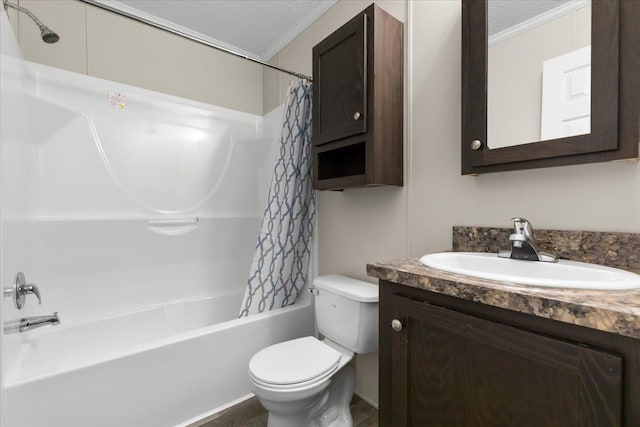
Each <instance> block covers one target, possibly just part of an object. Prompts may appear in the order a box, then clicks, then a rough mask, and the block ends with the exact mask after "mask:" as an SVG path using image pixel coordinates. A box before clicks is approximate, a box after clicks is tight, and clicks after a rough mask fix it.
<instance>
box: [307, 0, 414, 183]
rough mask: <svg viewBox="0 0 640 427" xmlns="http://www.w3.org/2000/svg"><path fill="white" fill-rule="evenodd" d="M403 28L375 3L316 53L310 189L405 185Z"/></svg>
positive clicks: (341, 28)
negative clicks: (311, 186) (311, 185)
mask: <svg viewBox="0 0 640 427" xmlns="http://www.w3.org/2000/svg"><path fill="white" fill-rule="evenodd" d="M403 63H404V55H403V24H402V23H401V22H400V21H398V20H397V19H395V18H394V17H392V16H391V15H389V14H388V13H386V12H385V11H383V10H382V9H380V8H379V7H377V6H376V5H375V4H372V5H371V6H369V7H368V8H367V9H365V10H364V11H363V12H362V13H360V14H358V15H357V16H356V17H355V18H353V19H352V20H350V21H349V22H347V23H346V24H345V25H343V26H342V27H340V28H339V29H338V30H336V31H335V32H334V33H332V34H331V35H329V36H328V37H327V38H326V39H324V40H323V41H321V42H320V43H318V44H317V45H316V46H315V47H314V48H313V136H312V143H313V160H314V167H313V184H314V188H316V189H320V190H338V189H344V188H347V187H362V186H370V185H398V186H401V185H402V134H403V124H402V123H403Z"/></svg>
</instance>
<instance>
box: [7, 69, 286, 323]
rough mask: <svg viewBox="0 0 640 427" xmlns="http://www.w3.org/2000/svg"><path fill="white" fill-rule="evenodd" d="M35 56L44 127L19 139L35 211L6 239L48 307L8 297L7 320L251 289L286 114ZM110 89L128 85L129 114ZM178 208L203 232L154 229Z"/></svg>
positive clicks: (31, 104) (33, 103) (22, 215)
mask: <svg viewBox="0 0 640 427" xmlns="http://www.w3.org/2000/svg"><path fill="white" fill-rule="evenodd" d="M28 65H29V67H30V70H31V71H30V74H31V75H32V77H33V84H32V86H33V89H31V90H29V92H31V93H33V94H37V96H35V95H28V96H26V97H25V98H26V99H27V101H28V106H27V107H28V120H30V121H31V122H38V124H39V126H37V127H34V126H31V127H29V129H30V130H31V132H29V133H28V135H26V138H28V140H29V141H31V144H26V145H25V144H24V143H22V144H21V146H30V147H31V151H30V152H31V154H32V156H31V161H32V162H34V163H37V164H38V168H37V170H35V173H34V174H32V175H31V176H29V177H28V179H27V180H25V182H27V183H29V182H30V190H29V191H28V192H26V193H25V194H27V195H30V199H29V200H28V209H26V210H23V212H13V213H11V215H9V217H8V219H9V220H10V221H11V224H12V229H11V230H9V234H8V236H9V241H12V239H14V236H15V239H18V237H19V236H23V239H24V241H23V242H21V245H20V246H19V247H20V248H24V249H25V251H27V253H28V257H27V261H26V262H24V261H23V262H22V264H21V266H20V267H19V268H20V269H21V270H22V271H25V273H27V278H28V280H30V281H32V282H34V283H37V284H38V285H39V287H40V290H41V292H42V296H43V305H41V306H40V305H37V304H36V302H35V300H34V298H33V297H29V298H28V301H27V305H26V307H25V309H24V310H22V311H21V312H20V313H18V311H17V310H15V309H14V308H12V307H11V306H10V305H9V304H7V302H6V301H5V308H7V310H8V312H7V313H6V316H8V317H7V318H9V317H11V316H14V317H16V316H20V315H22V316H24V315H37V314H44V313H49V312H52V311H58V312H59V313H60V316H61V318H62V320H63V322H64V321H67V322H79V321H83V320H86V319H89V318H93V317H100V316H104V315H109V314H110V313H114V312H126V311H129V310H135V309H137V308H139V307H142V306H146V305H153V304H156V303H159V302H162V301H169V300H173V299H182V298H188V297H193V296H203V295H211V294H215V293H219V292H227V291H229V290H238V289H243V288H244V286H245V283H246V278H247V274H248V271H249V268H250V265H251V260H252V256H253V252H254V248H255V241H256V238H257V233H258V228H259V225H260V220H261V217H262V212H263V210H264V201H265V199H266V193H265V191H266V190H267V189H268V187H265V182H266V183H268V182H269V181H270V176H271V173H272V169H273V161H274V156H275V150H274V146H275V144H276V141H277V137H276V135H274V134H273V133H274V132H276V131H277V130H279V126H277V125H276V124H275V123H276V122H279V120H280V117H279V116H278V115H277V114H275V113H274V114H271V115H270V116H269V117H266V118H264V119H263V118H262V117H260V116H255V115H252V114H247V113H241V112H236V111H233V110H228V109H224V108H220V107H216V106H210V105H206V104H201V103H198V102H193V101H189V100H185V99H181V98H176V97H172V96H168V95H164V94H159V93H157V92H152V91H148V90H144V89H138V88H134V87H131V86H128V85H122V84H117V83H112V82H107V81H104V80H102V79H97V78H93V77H87V76H81V75H78V74H75V73H71V72H67V71H64V70H58V69H53V68H51V67H46V66H42V65H38V64H33V63H28ZM108 90H113V91H117V92H119V93H124V94H126V96H127V98H126V99H127V106H126V108H125V109H124V110H122V111H120V110H118V109H115V110H114V109H113V107H108V106H107V103H106V93H107V91H108ZM91 123H93V124H94V125H95V131H96V132H95V134H93V133H92V132H91V128H90V124H91ZM171 126H173V127H176V126H178V128H177V131H176V133H177V136H176V138H175V140H174V139H172V138H171V137H167V133H170V132H172V131H173V128H172V127H171ZM192 133H193V134H195V135H196V136H197V137H198V138H199V139H198V140H193V141H191V140H189V136H190V135H191V134H192ZM96 136H97V138H98V139H99V142H100V144H97V141H96V139H95V137H96ZM211 144H217V145H216V147H217V148H216V150H213V151H212V150H211V149H210V148H208V147H210V145H211ZM176 146H177V149H176ZM101 151H102V153H103V154H104V156H105V157H104V159H103V158H102V157H101V155H100V152H101ZM149 158H152V160H153V162H149V161H148V160H149ZM105 159H106V163H105ZM106 164H108V165H109V166H110V168H111V171H109V169H108V168H107V167H106ZM112 174H114V175H112ZM114 176H115V178H116V179H114ZM267 177H268V178H269V179H266V178H267ZM116 181H117V182H116ZM16 194H20V193H16ZM27 210H28V211H27ZM167 212H169V213H167ZM172 217H187V218H198V221H199V222H198V227H197V229H195V230H194V231H192V232H189V233H188V234H185V235H179V236H165V235H160V234H157V233H153V232H152V231H150V230H149V229H148V227H147V221H148V220H149V219H150V218H153V219H155V218H161V219H162V218H172ZM24 237H26V238H24Z"/></svg>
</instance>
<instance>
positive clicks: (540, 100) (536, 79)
mask: <svg viewBox="0 0 640 427" xmlns="http://www.w3.org/2000/svg"><path fill="white" fill-rule="evenodd" d="M487 28H488V60H487V144H488V146H489V147H490V148H500V147H507V146H512V145H519V144H526V143H530V142H537V141H544V140H549V139H556V138H563V137H567V136H574V135H582V134H588V133H590V132H591V122H590V117H591V93H590V92H591V1H590V0H586V1H570V0H539V1H535V2H532V1H527V0H488V3H487ZM524 52H526V55H523V53H524Z"/></svg>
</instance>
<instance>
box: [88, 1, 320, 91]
mask: <svg viewBox="0 0 640 427" xmlns="http://www.w3.org/2000/svg"><path fill="white" fill-rule="evenodd" d="M80 1H81V2H83V3H87V4H90V5H91V6H96V7H99V8H100V9H104V10H107V11H109V12H113V13H117V14H118V15H121V16H124V17H126V18H129V19H133V20H134V21H138V22H141V23H143V24H147V25H150V26H152V27H155V28H158V29H160V30H164V31H168V32H170V33H173V34H176V35H178V36H181V37H184V38H187V39H189V40H191V41H194V42H196V43H200V44H203V45H205V46H209V47H211V48H214V49H216V50H219V51H222V52H226V53H228V54H231V55H233V56H237V57H239V58H242V59H246V60H247V61H251V62H255V63H256V64H260V65H263V66H265V67H268V68H271V69H273V70H277V71H281V72H283V73H287V74H290V75H292V76H295V77H298V78H299V79H304V80H307V81H313V79H312V78H311V77H309V76H306V75H304V74H301V73H298V72H296V71H291V70H287V69H284V68H280V67H276V66H275V65H271V64H269V63H267V62H264V61H261V60H259V59H255V58H252V57H250V56H247V55H244V54H242V53H240V52H236V51H234V50H232V49H229V48H226V47H223V46H219V45H217V44H215V43H212V42H209V41H207V40H204V39H201V38H200V37H197V36H194V35H191V34H188V33H185V32H184V31H180V30H178V29H175V28H171V27H169V26H167V25H164V24H160V23H157V22H153V21H151V20H149V19H146V18H142V17H140V16H136V15H134V14H132V13H129V12H126V11H123V10H120V9H117V8H115V7H113V6H110V5H109V4H107V3H103V2H101V1H97V0H80Z"/></svg>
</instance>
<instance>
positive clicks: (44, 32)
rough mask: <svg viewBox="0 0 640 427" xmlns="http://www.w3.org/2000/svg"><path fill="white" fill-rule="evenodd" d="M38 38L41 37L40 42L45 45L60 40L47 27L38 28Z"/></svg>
mask: <svg viewBox="0 0 640 427" xmlns="http://www.w3.org/2000/svg"><path fill="white" fill-rule="evenodd" d="M40 37H42V41H43V42H45V43H55V42H57V41H58V40H60V36H59V35H57V34H56V33H54V32H53V31H51V29H50V28H49V27H44V26H43V27H41V28H40Z"/></svg>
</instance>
